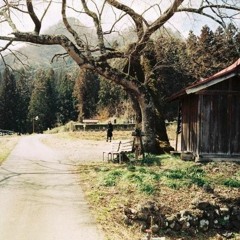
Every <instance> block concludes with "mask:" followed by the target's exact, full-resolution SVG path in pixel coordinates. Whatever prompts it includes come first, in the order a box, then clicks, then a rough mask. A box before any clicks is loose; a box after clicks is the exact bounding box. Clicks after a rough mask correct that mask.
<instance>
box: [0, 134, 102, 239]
mask: <svg viewBox="0 0 240 240" xmlns="http://www.w3.org/2000/svg"><path fill="white" fill-rule="evenodd" d="M48 137H49V136H48V135H31V136H22V137H20V138H19V142H18V144H17V145H16V147H15V148H14V150H13V151H12V152H11V154H10V155H9V157H8V158H7V159H6V160H5V161H4V162H3V164H2V165H1V166H0V215H1V217H0V239H3V240H33V239H34V240H55V239H57V240H86V239H88V240H103V238H104V237H103V233H102V231H101V230H100V228H99V226H97V224H96V221H95V219H94V217H93V216H92V215H91V214H90V211H89V206H88V203H87V202H86V200H85V198H84V194H83V191H82V189H81V187H80V185H79V183H78V182H79V181H78V174H79V173H78V172H77V170H76V165H75V163H74V161H75V160H77V161H79V160H80V159H82V160H84V161H85V160H86V159H87V158H86V154H87V153H88V154H89V152H90V153H91V159H92V157H93V158H94V159H98V156H95V153H94V152H95V151H91V149H96V148H97V147H96V148H95V147H93V146H95V145H94V143H92V144H93V145H91V144H89V143H87V144H86V142H84V141H83V142H82V143H79V142H78V143H77V144H78V148H77V149H81V151H74V149H75V148H76V146H74V145H71V144H68V142H66V141H64V146H62V147H61V144H60V145H59V144H56V142H54V141H52V142H53V145H54V144H56V145H57V149H58V150H57V149H56V148H51V147H49V146H47V145H46V144H43V143H42V142H41V140H43V139H47V138H48ZM86 146H87V147H86ZM59 147H60V148H59ZM99 147H100V146H99ZM61 148H62V150H61ZM96 152H98V150H97V149H96ZM100 152H101V151H100ZM99 157H100V156H99ZM69 159H71V161H70V160H69ZM99 160H100V158H99Z"/></svg>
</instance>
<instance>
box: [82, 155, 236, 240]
mask: <svg viewBox="0 0 240 240" xmlns="http://www.w3.org/2000/svg"><path fill="white" fill-rule="evenodd" d="M79 171H80V174H79V176H80V179H81V184H82V186H83V189H84V191H85V194H86V197H87V198H88V201H89V203H90V206H91V208H92V210H93V212H94V214H95V216H96V218H97V220H98V221H99V222H100V224H101V226H102V227H103V228H104V231H105V232H106V234H107V239H109V240H110V239H111V240H128V239H129V240H130V239H131V240H139V239H140V238H141V237H142V236H144V234H143V233H142V232H141V230H140V227H139V225H137V224H135V225H132V226H126V225H125V224H124V214H123V212H124V208H125V207H129V208H136V206H138V205H139V204H143V203H144V202H147V201H154V202H157V203H159V204H161V205H162V211H164V212H165V213H166V214H172V213H175V212H178V211H181V210H183V209H187V208H188V206H189V203H190V202H191V201H192V200H193V199H194V198H195V197H196V196H198V197H199V198H201V199H204V200H205V201H213V198H214V201H215V203H217V204H219V205H220V206H221V205H223V202H222V199H225V200H226V199H229V201H235V200H236V201H237V199H239V190H240V165H238V164H235V163H208V164H204V165H201V164H196V163H194V162H184V161H181V160H180V159H178V158H173V157H172V156H170V155H162V156H151V157H149V158H148V161H146V162H145V163H143V164H141V165H139V164H137V165H133V164H130V165H129V164H125V165H118V164H102V163H99V164H91V165H81V166H79ZM206 186H207V187H210V188H212V189H214V194H211V193H208V192H206V191H205V188H206ZM163 236H167V239H179V238H181V237H182V238H181V239H193V236H191V237H187V236H186V234H185V233H178V234H177V236H176V235H175V234H174V233H171V232H170V233H169V232H168V233H167V234H166V233H164V232H163ZM194 239H221V238H219V235H218V234H217V233H216V232H208V233H205V234H203V233H202V234H200V233H198V235H197V236H195V237H194ZM232 239H240V236H239V235H236V234H234V235H233V238H232Z"/></svg>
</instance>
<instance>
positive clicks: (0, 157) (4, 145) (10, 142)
mask: <svg viewBox="0 0 240 240" xmlns="http://www.w3.org/2000/svg"><path fill="white" fill-rule="evenodd" d="M18 139H19V138H18V137H15V136H3V137H0V165H1V164H2V162H3V161H4V160H5V159H6V158H7V157H8V155H9V154H10V152H11V151H12V150H13V148H14V147H15V146H16V144H17V142H18Z"/></svg>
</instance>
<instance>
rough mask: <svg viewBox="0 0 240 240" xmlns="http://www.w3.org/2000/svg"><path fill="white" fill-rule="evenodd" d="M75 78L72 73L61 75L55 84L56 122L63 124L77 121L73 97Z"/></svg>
mask: <svg viewBox="0 0 240 240" xmlns="http://www.w3.org/2000/svg"><path fill="white" fill-rule="evenodd" d="M75 79H76V76H75V74H74V72H73V74H72V73H69V74H67V73H64V74H62V78H60V79H58V83H57V89H56V91H57V122H58V124H65V123H67V122H68V121H71V120H76V119H77V115H78V114H77V111H76V99H75V98H74V96H73V89H74V80H75Z"/></svg>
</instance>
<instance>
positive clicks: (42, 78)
mask: <svg viewBox="0 0 240 240" xmlns="http://www.w3.org/2000/svg"><path fill="white" fill-rule="evenodd" d="M72 21H74V19H73V20H72ZM82 28H83V26H82ZM55 29H56V32H57V33H61V31H62V29H63V27H62V26H61V25H58V26H56V27H55ZM83 29H84V28H83ZM50 31H52V29H50ZM86 34H91V31H90V30H89V29H88V30H86ZM94 41H95V40H94V39H92V44H94ZM109 44H115V45H119V46H120V47H122V48H124V42H122V41H121V38H119V40H116V39H114V41H113V42H112V43H109ZM18 52H22V53H24V54H25V55H24V56H23V55H22V54H20V55H19V54H18V57H19V59H21V61H16V56H13V55H12V56H8V58H5V61H4V62H2V63H1V75H0V128H1V129H9V130H14V131H17V132H22V133H26V132H32V131H33V121H35V122H36V124H35V131H37V132H42V131H44V130H46V129H47V128H53V127H55V126H58V125H62V124H65V123H67V122H68V121H70V120H73V121H81V120H82V119H83V118H94V117H97V118H100V119H107V118H108V117H113V116H114V117H121V116H122V117H124V118H125V119H126V120H128V118H134V116H135V113H134V112H133V110H132V107H131V101H130V99H129V96H128V95H127V94H126V92H125V91H124V90H123V89H122V87H120V86H117V85H114V84H111V85H110V84H109V82H107V81H105V79H103V77H100V76H98V75H97V74H96V73H94V72H91V71H90V70H83V69H80V70H79V68H78V67H77V66H76V65H75V64H74V63H73V61H72V60H70V59H69V58H68V57H67V56H66V55H64V54H62V52H61V48H60V47H55V46H41V47H36V46H25V47H22V48H21V49H18ZM50 52H51V53H50ZM54 55H55V57H54V58H53V59H51V58H50V56H54ZM145 55H147V59H148V61H145V63H144V68H145V70H146V72H147V69H148V68H152V69H153V71H151V75H150V76H149V78H148V79H149V80H148V81H149V82H148V83H149V85H150V86H151V91H152V95H153V96H154V101H155V103H156V104H157V105H158V106H160V107H161V108H162V109H163V113H164V114H165V118H166V119H168V120H172V119H174V118H175V117H176V107H175V106H174V104H170V103H167V102H166V98H167V97H168V96H170V95H171V94H172V93H174V92H176V91H178V90H179V89H181V88H182V87H184V86H186V85H187V84H188V83H191V82H193V81H196V80H198V79H200V78H205V77H207V76H210V75H212V74H214V73H215V72H217V71H219V70H221V69H223V68H225V67H227V66H228V65H230V64H232V63H233V62H234V61H236V59H238V58H239V56H240V33H239V30H238V29H236V28H234V27H233V25H229V26H228V28H227V31H225V30H223V29H222V28H221V27H219V28H218V29H216V30H215V31H212V30H211V29H209V27H208V26H204V27H203V28H202V30H201V34H200V35H199V36H196V35H194V33H193V32H190V33H189V36H188V38H187V39H183V38H181V37H179V36H176V35H175V34H173V33H171V34H169V33H168V32H167V31H166V32H161V34H160V33H159V35H156V36H155V38H154V39H152V41H151V42H149V43H148V47H147V49H145ZM114 64H115V65H116V66H115V67H116V68H121V64H119V63H114Z"/></svg>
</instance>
